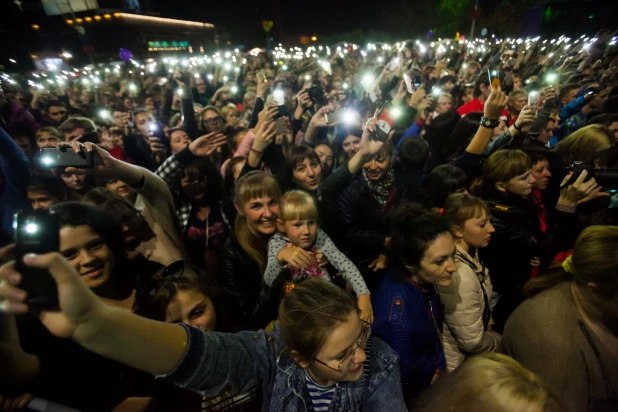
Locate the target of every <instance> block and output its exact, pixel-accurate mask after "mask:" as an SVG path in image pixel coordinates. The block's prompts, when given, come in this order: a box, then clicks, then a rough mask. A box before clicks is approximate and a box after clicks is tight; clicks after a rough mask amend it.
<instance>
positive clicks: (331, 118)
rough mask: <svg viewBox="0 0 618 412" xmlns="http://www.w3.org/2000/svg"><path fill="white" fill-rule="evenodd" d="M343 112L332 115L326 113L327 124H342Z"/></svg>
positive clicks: (336, 111) (334, 112)
mask: <svg viewBox="0 0 618 412" xmlns="http://www.w3.org/2000/svg"><path fill="white" fill-rule="evenodd" d="M342 115H343V110H341V109H339V110H334V111H332V112H330V113H324V118H325V119H326V123H327V124H334V123H340V122H341V121H342Z"/></svg>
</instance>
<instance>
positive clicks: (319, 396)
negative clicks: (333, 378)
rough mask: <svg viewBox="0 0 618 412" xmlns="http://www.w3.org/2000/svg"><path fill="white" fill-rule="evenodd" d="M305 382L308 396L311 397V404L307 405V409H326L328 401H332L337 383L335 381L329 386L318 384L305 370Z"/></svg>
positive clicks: (315, 410)
mask: <svg viewBox="0 0 618 412" xmlns="http://www.w3.org/2000/svg"><path fill="white" fill-rule="evenodd" d="M305 382H306V383H307V389H308V390H309V398H310V399H311V405H308V406H309V407H308V409H309V411H314V412H320V411H328V408H329V407H330V403H331V402H332V401H333V396H334V395H335V388H336V387H337V384H336V383H335V384H333V385H330V386H321V385H318V384H317V383H315V382H314V381H313V379H311V378H310V377H309V375H308V374H307V372H305Z"/></svg>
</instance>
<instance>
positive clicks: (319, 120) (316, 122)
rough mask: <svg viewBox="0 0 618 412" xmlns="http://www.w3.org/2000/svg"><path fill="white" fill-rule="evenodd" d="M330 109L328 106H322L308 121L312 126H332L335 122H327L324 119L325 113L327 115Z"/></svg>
mask: <svg viewBox="0 0 618 412" xmlns="http://www.w3.org/2000/svg"><path fill="white" fill-rule="evenodd" d="M331 111H332V109H331V108H330V107H328V106H324V107H322V108H321V109H320V110H318V111H317V113H316V114H314V115H313V117H312V118H311V121H310V122H309V123H310V124H311V125H312V126H313V127H320V128H323V127H329V126H334V125H335V123H328V122H327V121H326V120H327V119H326V115H328V113H330V112H331Z"/></svg>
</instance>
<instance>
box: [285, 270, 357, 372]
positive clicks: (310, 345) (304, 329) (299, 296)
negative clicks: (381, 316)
mask: <svg viewBox="0 0 618 412" xmlns="http://www.w3.org/2000/svg"><path fill="white" fill-rule="evenodd" d="M351 314H358V307H357V305H356V300H355V299H354V298H353V297H352V295H350V294H349V293H348V292H346V291H345V290H344V289H341V288H340V287H338V286H336V285H333V284H332V283H330V282H327V281H325V280H322V279H309V280H305V281H303V282H300V283H299V284H298V285H296V286H295V287H294V289H292V291H291V292H290V293H288V294H287V295H286V296H285V297H284V298H283V301H282V302H281V305H279V324H280V326H281V336H282V337H283V340H284V341H285V343H286V345H287V347H288V349H290V350H294V351H296V352H298V354H299V355H300V356H301V357H302V358H303V360H307V361H309V362H310V361H311V360H312V358H313V357H314V356H315V354H316V353H317V352H319V350H320V348H321V347H322V345H323V344H324V342H325V341H326V339H327V338H328V335H329V334H330V333H331V332H332V331H333V329H335V328H336V327H337V325H339V324H340V323H343V322H346V321H347V320H348V318H349V316H350V315H351Z"/></svg>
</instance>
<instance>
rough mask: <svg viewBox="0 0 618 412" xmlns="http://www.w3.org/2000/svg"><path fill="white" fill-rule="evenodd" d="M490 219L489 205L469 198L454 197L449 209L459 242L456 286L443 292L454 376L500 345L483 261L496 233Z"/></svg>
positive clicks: (446, 209)
mask: <svg viewBox="0 0 618 412" xmlns="http://www.w3.org/2000/svg"><path fill="white" fill-rule="evenodd" d="M490 214H491V213H490V211H489V207H488V206H487V203H485V202H484V201H483V200H482V199H479V198H478V197H474V196H471V195H469V194H467V193H454V194H452V195H450V196H449V198H448V199H447V200H446V204H445V205H444V209H443V215H444V217H446V218H447V219H448V220H449V221H450V223H451V227H452V232H453V237H454V238H455V248H456V250H455V265H456V266H457V271H456V272H455V273H453V282H452V283H451V284H450V285H449V286H438V287H437V289H438V292H439V293H440V302H441V303H442V307H443V308H444V328H443V330H444V332H443V334H442V342H443V345H444V356H445V358H446V366H447V369H448V371H449V372H450V371H453V370H454V369H455V368H457V367H458V366H459V364H460V363H461V362H463V361H464V359H465V358H466V357H467V356H470V355H474V354H477V353H481V352H495V351H497V350H498V348H499V346H500V340H501V336H500V335H499V334H498V333H496V332H492V331H491V330H490V325H491V324H492V323H493V322H492V320H491V309H490V307H489V300H490V299H491V293H492V285H491V281H490V280H489V271H488V270H487V268H486V267H485V266H484V265H483V263H482V262H481V261H480V260H479V256H478V251H479V249H481V248H484V247H486V246H487V245H489V243H490V242H491V235H492V233H494V232H495V229H494V227H493V226H492V224H491V222H490V221H489V218H490Z"/></svg>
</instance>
